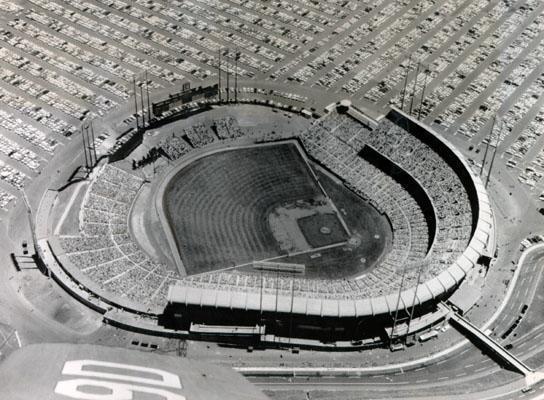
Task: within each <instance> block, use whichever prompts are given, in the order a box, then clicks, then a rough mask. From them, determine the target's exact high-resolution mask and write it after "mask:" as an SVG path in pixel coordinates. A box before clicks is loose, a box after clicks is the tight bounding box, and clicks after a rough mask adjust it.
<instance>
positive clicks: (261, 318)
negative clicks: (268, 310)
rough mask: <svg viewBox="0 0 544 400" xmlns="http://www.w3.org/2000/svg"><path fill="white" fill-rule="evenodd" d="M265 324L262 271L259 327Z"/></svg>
mask: <svg viewBox="0 0 544 400" xmlns="http://www.w3.org/2000/svg"><path fill="white" fill-rule="evenodd" d="M262 323H263V270H262V269H261V290H260V296H259V325H262Z"/></svg>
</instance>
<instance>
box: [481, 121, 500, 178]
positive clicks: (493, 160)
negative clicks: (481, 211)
mask: <svg viewBox="0 0 544 400" xmlns="http://www.w3.org/2000/svg"><path fill="white" fill-rule="evenodd" d="M502 128H503V121H502V120H501V121H500V128H499V134H500V132H501V131H502ZM499 136H500V135H499ZM498 147H499V138H498V137H497V141H496V142H495V150H494V152H493V158H492V159H491V165H489V171H487V179H486V181H485V188H486V189H487V185H488V184H489V180H490V179H491V171H493V164H494V163H495V157H496V156H497V149H498Z"/></svg>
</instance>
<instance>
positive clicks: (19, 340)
mask: <svg viewBox="0 0 544 400" xmlns="http://www.w3.org/2000/svg"><path fill="white" fill-rule="evenodd" d="M15 339H17V344H18V345H19V348H21V347H23V344H22V343H21V338H20V337H19V333H18V332H17V331H15Z"/></svg>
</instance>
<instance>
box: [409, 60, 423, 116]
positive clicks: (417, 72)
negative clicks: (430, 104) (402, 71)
mask: <svg viewBox="0 0 544 400" xmlns="http://www.w3.org/2000/svg"><path fill="white" fill-rule="evenodd" d="M420 66H421V62H418V63H417V67H416V79H414V87H413V89H412V98H411V99H410V116H412V109H413V106H414V97H416V91H417V79H418V78H419V68H420Z"/></svg>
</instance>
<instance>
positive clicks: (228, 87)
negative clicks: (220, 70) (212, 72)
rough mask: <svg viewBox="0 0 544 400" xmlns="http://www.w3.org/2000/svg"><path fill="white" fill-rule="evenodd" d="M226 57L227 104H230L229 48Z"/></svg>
mask: <svg viewBox="0 0 544 400" xmlns="http://www.w3.org/2000/svg"><path fill="white" fill-rule="evenodd" d="M225 57H226V58H227V103H228V102H229V100H230V86H229V74H230V63H229V59H230V50H229V49H228V48H227V54H226V55H225Z"/></svg>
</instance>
